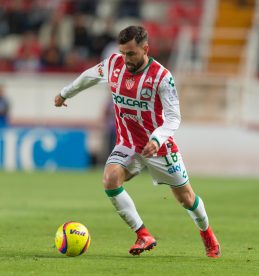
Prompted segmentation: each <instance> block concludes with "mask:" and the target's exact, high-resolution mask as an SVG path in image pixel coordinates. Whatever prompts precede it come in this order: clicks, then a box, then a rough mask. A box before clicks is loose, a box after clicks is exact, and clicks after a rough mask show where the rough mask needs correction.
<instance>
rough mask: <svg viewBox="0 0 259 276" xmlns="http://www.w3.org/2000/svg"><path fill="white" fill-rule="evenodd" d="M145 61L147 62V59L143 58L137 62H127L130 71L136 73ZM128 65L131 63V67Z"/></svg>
mask: <svg viewBox="0 0 259 276" xmlns="http://www.w3.org/2000/svg"><path fill="white" fill-rule="evenodd" d="M144 62H145V60H144V58H142V59H141V60H140V61H139V62H138V63H137V64H134V63H131V62H127V63H126V66H127V69H128V71H129V72H130V73H135V72H137V71H138V69H139V68H140V67H141V66H142V65H143V64H144ZM128 65H130V68H129V67H128Z"/></svg>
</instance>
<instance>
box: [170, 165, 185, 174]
mask: <svg viewBox="0 0 259 276" xmlns="http://www.w3.org/2000/svg"><path fill="white" fill-rule="evenodd" d="M180 171H182V168H181V166H180V165H176V166H172V167H170V168H169V169H168V173H170V174H173V173H176V172H180Z"/></svg>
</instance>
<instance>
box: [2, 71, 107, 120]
mask: <svg viewBox="0 0 259 276" xmlns="http://www.w3.org/2000/svg"><path fill="white" fill-rule="evenodd" d="M76 76H77V75H70V74H67V75H53V74H52V75H45V74H44V75H26V74H24V75H23V74H7V75H0V83H3V84H4V85H5V87H6V96H7V97H8V98H9V100H10V103H11V113H10V115H11V119H12V121H13V122H17V121H20V120H26V121H28V120H29V121H31V120H35V121H36V122H38V123H46V122H49V121H50V120H51V121H56V120H58V121H60V120H63V121H64V122H67V123H69V122H70V121H72V122H82V123H83V122H84V121H91V120H98V119H99V118H100V117H101V116H102V109H103V105H104V104H105V101H106V100H107V98H108V97H109V93H108V91H107V89H106V87H105V86H104V85H97V86H95V87H94V88H90V89H89V90H87V92H83V93H80V95H78V96H77V97H75V98H73V99H70V100H68V102H67V103H68V108H56V107H54V97H55V95H56V94H58V93H59V92H60V90H61V89H62V88H63V86H65V85H67V84H68V83H69V82H71V81H72V80H73V79H74V78H76Z"/></svg>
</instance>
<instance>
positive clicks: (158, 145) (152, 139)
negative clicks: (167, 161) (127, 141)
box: [151, 137, 160, 149]
mask: <svg viewBox="0 0 259 276" xmlns="http://www.w3.org/2000/svg"><path fill="white" fill-rule="evenodd" d="M151 141H153V142H155V143H156V145H157V147H158V149H159V148H160V143H159V141H158V140H157V138H156V137H152V138H151Z"/></svg>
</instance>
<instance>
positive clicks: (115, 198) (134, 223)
mask: <svg viewBox="0 0 259 276" xmlns="http://www.w3.org/2000/svg"><path fill="white" fill-rule="evenodd" d="M105 192H106V194H107V195H108V197H109V198H110V200H111V202H112V204H113V205H114V207H115V208H116V210H117V212H118V214H119V215H120V217H121V218H122V219H123V220H124V221H125V222H126V223H127V224H128V225H129V226H130V228H131V229H133V230H134V231H136V230H138V229H139V228H140V227H141V225H143V221H142V220H141V218H140V216H139V214H138V212H137V210H136V207H135V204H134V202H133V200H132V199H131V197H130V196H129V194H128V193H127V192H126V191H125V190H124V188H123V187H122V186H121V187H119V188H117V189H114V190H105Z"/></svg>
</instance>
